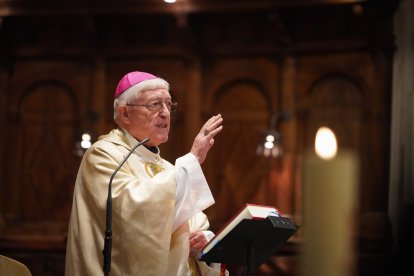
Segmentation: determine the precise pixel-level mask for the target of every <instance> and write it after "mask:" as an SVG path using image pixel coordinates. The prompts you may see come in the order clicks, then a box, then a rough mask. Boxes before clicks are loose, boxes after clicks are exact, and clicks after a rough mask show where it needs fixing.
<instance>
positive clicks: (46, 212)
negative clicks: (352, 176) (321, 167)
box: [0, 1, 395, 276]
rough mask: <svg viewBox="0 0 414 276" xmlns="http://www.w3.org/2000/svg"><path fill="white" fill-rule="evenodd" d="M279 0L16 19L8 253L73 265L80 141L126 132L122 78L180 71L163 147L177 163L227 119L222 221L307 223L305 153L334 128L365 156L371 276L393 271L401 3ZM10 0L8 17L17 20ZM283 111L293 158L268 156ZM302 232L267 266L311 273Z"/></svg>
mask: <svg viewBox="0 0 414 276" xmlns="http://www.w3.org/2000/svg"><path fill="white" fill-rule="evenodd" d="M106 2H108V3H109V2H110V1H105V3H106ZM242 2H243V1H242ZM270 2H274V3H272V4H271V5H270V4H269V3H270ZM276 2H278V1H267V2H266V3H268V4H269V5H270V6H269V5H268V6H267V7H268V8H269V9H264V8H263V7H262V6H260V5H263V2H261V3H262V4H260V3H259V4H257V3H256V4H257V5H259V7H258V6H256V8H254V9H252V10H251V11H250V10H249V9H248V8H246V7H247V6H246V5H247V4H246V3H244V2H243V3H239V4H243V5H242V6H241V7H239V9H235V10H234V11H231V12H230V11H229V8H228V7H225V8H223V10H222V11H223V12H212V10H209V9H208V7H209V6H208V5H207V4H206V3H204V5H206V6H204V10H203V11H206V10H209V12H201V10H198V12H191V13H189V14H177V13H172V12H171V10H170V8H168V9H166V10H164V12H159V10H157V12H155V10H152V11H153V12H155V13H154V14H152V13H151V9H149V8H148V7H147V9H145V10H141V11H139V9H138V8H137V7H138V6H135V8H132V9H131V11H130V12H126V11H125V9H122V11H120V10H118V13H117V12H116V10H114V11H113V13H110V11H109V10H110V9H109V8H108V7H113V6H111V5H110V4H108V3H106V4H105V5H104V6H103V7H102V9H101V10H100V11H97V12H96V13H92V14H79V10H82V9H77V12H74V11H73V9H71V8H70V7H69V8H68V10H66V13H64V11H63V10H62V8H61V7H60V8H56V7H55V8H56V9H58V10H59V12H60V13H62V14H65V16H63V15H62V16H51V14H50V13H48V12H47V11H48V9H43V10H42V9H40V10H41V12H40V14H43V16H38V17H36V16H34V14H37V13H36V11H37V12H39V9H37V10H33V14H30V10H29V9H27V7H26V6H25V5H23V4H22V5H21V6H18V8H19V9H17V10H16V11H20V12H21V13H20V16H6V17H5V18H4V19H2V24H1V25H0V49H1V52H0V81H1V83H0V106H1V108H2V111H1V112H0V116H1V117H0V124H1V129H2V132H1V134H0V135H1V137H0V141H2V145H1V146H0V147H1V150H0V153H1V154H2V161H1V162H0V165H1V168H0V174H1V175H0V179H1V189H0V250H1V251H2V252H5V253H7V254H8V255H10V256H12V257H16V258H17V259H19V260H22V261H24V263H26V264H27V265H28V266H29V268H31V270H32V271H33V272H34V273H33V275H34V276H37V275H62V274H63V267H64V251H65V246H66V244H65V242H66V231H67V225H68V218H69V212H70V207H71V204H72V192H73V186H74V181H75V177H76V173H77V169H78V166H79V162H80V157H79V155H77V152H76V149H77V142H78V141H79V139H80V134H81V133H82V132H83V131H89V132H90V133H91V134H92V138H93V139H94V140H95V139H96V138H97V137H98V136H99V135H101V134H104V133H107V132H108V131H109V130H110V129H112V128H113V127H115V124H114V123H113V107H112V104H113V93H114V90H115V87H116V85H117V81H118V80H119V79H120V78H121V77H122V76H123V75H124V74H125V73H127V72H128V71H131V70H143V71H148V72H152V73H154V74H156V75H159V76H161V77H163V78H165V79H166V80H168V81H169V82H170V84H171V93H172V96H173V98H174V99H176V100H177V101H178V102H179V109H178V111H177V112H176V113H175V114H173V115H172V129H171V132H170V137H169V142H168V143H166V144H164V145H161V150H162V154H163V156H164V157H165V158H166V159H167V160H169V161H171V162H172V163H174V161H175V158H177V157H178V156H181V155H183V154H185V153H187V152H188V151H189V150H190V148H191V145H192V141H193V137H194V136H195V134H196V133H197V132H198V131H199V129H200V127H201V126H202V124H203V122H204V121H205V120H207V119H208V118H209V117H210V116H212V115H215V114H217V113H221V114H222V115H223V117H224V129H223V132H222V133H221V134H220V135H219V136H217V137H216V139H215V146H214V148H213V149H212V150H211V152H210V154H209V155H208V157H207V159H206V162H205V163H204V164H203V169H204V171H205V174H206V178H207V180H208V181H209V183H210V186H211V189H212V192H213V194H214V197H215V200H216V204H215V205H214V206H212V207H210V208H208V209H207V210H206V212H207V214H208V216H209V219H210V224H211V226H212V229H213V230H218V229H219V228H220V227H221V226H223V224H224V223H225V222H226V221H227V220H228V219H229V218H230V217H232V215H233V214H234V212H236V211H237V210H238V209H240V207H241V205H243V204H244V203H247V202H250V203H259V204H270V205H275V206H277V207H278V208H279V209H280V211H281V212H282V213H283V214H286V215H287V216H290V217H292V218H293V219H294V220H295V222H297V223H298V224H300V223H301V214H302V210H301V208H302V204H301V201H302V198H301V192H302V186H301V185H302V180H301V170H300V168H301V162H302V158H303V154H304V153H305V151H306V150H307V149H308V148H309V147H311V146H312V145H313V139H314V135H315V132H316V130H317V128H318V127H319V126H320V125H328V126H330V127H331V128H332V129H333V130H334V131H335V133H336V134H337V136H338V139H339V145H340V146H344V147H350V148H353V149H355V150H357V151H358V153H359V155H360V157H361V164H362V169H361V175H360V183H361V184H360V187H359V192H360V198H359V199H360V200H359V211H360V212H359V215H358V217H359V225H358V228H359V230H358V232H357V233H356V239H358V240H359V241H360V244H359V248H358V250H359V253H360V255H361V256H365V257H364V258H361V263H360V268H361V271H362V270H363V272H365V273H369V272H370V269H372V268H373V266H372V263H373V262H374V263H375V261H379V262H378V264H377V265H378V266H379V267H381V264H383V262H382V261H383V259H381V258H380V257H379V256H384V255H385V256H388V255H387V254H389V250H388V249H389V245H390V236H391V234H390V228H389V224H388V217H387V214H386V208H387V194H388V169H387V168H388V164H389V157H388V154H387V153H388V151H389V148H388V147H389V140H390V133H389V129H390V127H389V124H390V109H391V103H390V98H391V88H390V83H391V65H392V49H393V48H392V46H393V38H392V35H391V34H390V32H391V30H392V28H391V27H392V14H393V9H392V8H393V7H394V5H395V4H388V1H383V5H379V4H377V5H376V4H374V3H372V2H371V1H365V2H369V3H366V4H363V5H362V4H361V3H357V4H358V5H357V6H354V5H353V4H355V3H351V4H352V5H351V4H349V3H343V4H341V5H337V3H335V1H331V2H330V4H332V6H331V5H306V4H304V3H305V2H306V1H298V2H297V3H299V5H298V6H295V7H293V6H294V5H293V4H292V3H293V2H292V3H291V1H282V2H283V3H290V4H286V5H282V4H280V3H281V2H279V3H276ZM316 2H317V1H314V4H315V3H316ZM320 2H324V3H327V2H329V1H320ZM350 2H352V1H350ZM356 2H358V1H356ZM374 2H375V1H374ZM249 3H251V1H249ZM319 4H320V3H319ZM359 4H361V5H359ZM6 6H7V5H6ZM6 6H2V7H3V9H2V8H0V13H1V12H3V14H4V15H7V13H6V11H7V9H5V8H4V7H6ZM16 7H17V6H16ZM105 7H106V8H105ZM157 7H158V8H159V6H157ZM249 7H250V6H249ZM387 7H388V8H387ZM39 8H41V7H39ZM53 8H54V6H50V7H49V9H50V10H53ZM83 8H85V9H84V11H85V10H88V8H87V7H85V6H84V7H83ZM158 8H157V9H158ZM193 8H194V7H193ZM361 9H362V10H361ZM71 11H72V12H71ZM133 11H135V12H133ZM193 11H195V10H193ZM37 15H39V14H37ZM282 111H286V112H289V113H290V114H291V117H290V118H289V119H288V120H286V121H283V122H280V124H278V125H277V128H278V130H279V131H280V132H281V134H282V143H283V146H284V149H285V151H284V156H283V158H281V159H277V160H275V159H272V160H269V159H265V158H263V157H259V156H257V155H256V146H257V144H258V142H259V140H260V138H261V137H260V135H261V134H262V132H263V131H264V130H265V129H266V128H267V127H268V126H269V120H270V118H271V117H272V115H273V114H275V113H277V112H282ZM301 238H302V237H301V232H299V233H298V235H297V236H295V239H294V240H292V242H290V243H289V244H287V246H286V247H284V248H282V249H281V251H279V252H278V253H277V255H276V256H274V257H272V258H271V259H269V261H268V262H266V263H265V264H264V265H263V266H262V267H261V268H260V271H259V273H261V275H297V255H296V254H297V253H298V250H299V246H300V241H301ZM367 254H368V255H367ZM280 255H284V256H283V257H281V256H280ZM367 256H368V257H367ZM364 260H367V263H364ZM379 270H381V269H379ZM237 271H238V268H234V275H239V274H237ZM375 271H378V269H377V268H376V270H375ZM361 275H362V273H361ZM365 275H370V274H365Z"/></svg>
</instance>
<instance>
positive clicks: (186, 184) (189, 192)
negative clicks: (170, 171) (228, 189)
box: [173, 153, 214, 231]
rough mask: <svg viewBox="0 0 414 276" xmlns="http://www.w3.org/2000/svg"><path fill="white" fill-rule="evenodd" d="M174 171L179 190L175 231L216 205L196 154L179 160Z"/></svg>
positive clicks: (177, 192) (190, 154)
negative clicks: (201, 212)
mask: <svg viewBox="0 0 414 276" xmlns="http://www.w3.org/2000/svg"><path fill="white" fill-rule="evenodd" d="M174 170H175V179H176V183H177V184H176V185H177V189H176V205H175V210H176V212H175V213H176V215H175V220H174V224H173V231H175V230H176V229H177V228H178V227H179V226H180V225H181V224H182V223H183V222H185V221H187V220H189V219H190V218H191V217H193V216H195V215H196V214H197V213H198V212H200V211H202V210H204V209H206V208H208V207H209V206H211V205H213V204H214V198H213V195H212V194H211V191H210V187H209V186H208V184H207V180H206V178H205V177H204V174H203V171H202V169H201V166H200V163H199V162H198V160H197V158H196V157H195V156H194V154H192V153H188V154H186V155H184V156H182V157H180V158H178V159H177V160H176V162H175V168H174Z"/></svg>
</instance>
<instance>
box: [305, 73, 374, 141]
mask: <svg viewBox="0 0 414 276" xmlns="http://www.w3.org/2000/svg"><path fill="white" fill-rule="evenodd" d="M306 94H307V98H308V101H307V107H306V114H307V118H306V120H305V122H306V123H305V129H306V135H305V137H306V141H307V142H305V143H306V145H308V146H309V145H312V144H313V142H314V135H315V134H316V130H317V128H318V127H319V126H321V125H325V126H328V127H330V128H331V129H332V130H333V131H334V132H335V133H336V135H337V139H338V144H342V145H344V146H347V147H356V148H358V147H359V145H360V143H361V141H350V140H348V141H347V140H344V139H345V138H344V137H348V138H354V139H356V138H358V137H360V134H361V131H362V122H363V120H364V118H365V113H366V108H365V107H366V106H367V102H368V99H367V98H368V96H367V87H366V85H365V84H364V83H363V82H361V81H360V80H359V79H357V78H356V77H355V76H353V75H350V74H347V73H343V72H330V73H328V74H325V75H323V76H321V77H319V78H318V79H316V80H315V81H314V82H312V84H311V85H310V87H309V90H308V91H307V93H306ZM355 124H358V125H359V127H358V128H361V129H360V130H359V131H356V129H355V127H357V126H356V125H355ZM351 125H353V126H351ZM351 129H353V130H354V131H355V134H357V135H349V133H350V131H351ZM346 133H348V134H346Z"/></svg>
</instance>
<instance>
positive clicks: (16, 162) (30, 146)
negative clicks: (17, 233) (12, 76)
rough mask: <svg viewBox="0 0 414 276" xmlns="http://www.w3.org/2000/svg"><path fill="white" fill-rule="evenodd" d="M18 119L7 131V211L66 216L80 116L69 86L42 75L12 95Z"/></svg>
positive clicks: (54, 217)
mask: <svg viewBox="0 0 414 276" xmlns="http://www.w3.org/2000/svg"><path fill="white" fill-rule="evenodd" d="M15 103H16V105H17V106H14V108H13V109H14V110H15V111H16V112H17V114H15V117H16V118H18V120H15V121H14V122H13V125H11V127H10V130H9V131H8V132H9V139H8V140H9V142H11V141H13V142H14V147H13V148H10V149H9V155H11V156H13V159H12V160H11V162H10V163H9V165H8V166H9V169H8V172H10V173H8V174H7V177H6V178H7V179H8V183H10V186H9V190H10V195H11V198H10V205H9V207H10V209H11V210H10V211H11V212H12V213H14V214H16V216H18V217H19V218H20V219H23V220H29V221H31V220H62V221H63V222H66V220H67V219H68V216H69V211H70V205H71V194H72V190H73V185H74V181H75V174H76V167H77V166H78V165H79V159H78V158H77V157H76V156H75V155H74V152H73V151H74V149H75V143H76V139H77V137H76V135H77V134H78V132H79V130H78V126H79V122H80V114H79V112H80V111H79V102H78V101H77V98H76V94H75V91H74V90H72V89H71V87H70V86H68V85H67V84H66V83H65V82H62V81H60V80H56V79H42V80H39V81H37V82H34V83H31V84H29V85H28V86H27V87H26V88H25V89H24V90H23V91H22V92H21V93H19V94H18V97H17V99H15Z"/></svg>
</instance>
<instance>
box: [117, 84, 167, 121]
mask: <svg viewBox="0 0 414 276" xmlns="http://www.w3.org/2000/svg"><path fill="white" fill-rule="evenodd" d="M160 88H161V89H167V90H168V91H170V85H169V83H168V82H167V81H166V80H164V79H162V78H156V79H150V80H144V81H142V82H140V83H138V84H135V85H133V86H131V87H130V88H128V89H127V90H125V91H124V92H122V94H120V95H119V96H118V97H116V98H115V100H114V121H115V123H118V114H117V108H118V106H119V105H122V104H127V103H130V102H132V101H133V100H135V99H136V98H137V97H138V96H139V94H140V93H141V92H142V91H145V90H152V89H160Z"/></svg>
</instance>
